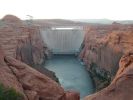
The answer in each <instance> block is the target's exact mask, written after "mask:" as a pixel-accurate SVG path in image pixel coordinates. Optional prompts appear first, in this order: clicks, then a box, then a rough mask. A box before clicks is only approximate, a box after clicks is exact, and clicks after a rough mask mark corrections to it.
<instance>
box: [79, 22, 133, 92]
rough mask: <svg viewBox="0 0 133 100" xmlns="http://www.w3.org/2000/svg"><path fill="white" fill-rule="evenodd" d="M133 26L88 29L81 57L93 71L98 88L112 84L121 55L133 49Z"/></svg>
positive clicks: (117, 25) (115, 25)
mask: <svg viewBox="0 0 133 100" xmlns="http://www.w3.org/2000/svg"><path fill="white" fill-rule="evenodd" d="M132 28H133V27H132V25H119V24H114V25H108V26H106V27H105V26H99V27H98V26H97V27H93V28H92V29H91V28H89V30H88V31H87V33H86V36H85V41H84V48H83V50H82V51H81V54H80V58H82V59H83V61H84V62H85V63H86V65H87V66H88V67H87V68H88V70H89V71H90V72H91V73H92V77H93V79H94V82H95V85H96V89H97V90H100V89H102V88H104V87H106V86H107V85H109V84H110V82H111V80H112V79H113V78H114V76H115V74H116V72H117V70H118V63H119V60H120V58H121V56H122V55H123V54H125V53H127V52H129V51H131V50H133V48H132V44H133V41H132V36H133V34H132Z"/></svg>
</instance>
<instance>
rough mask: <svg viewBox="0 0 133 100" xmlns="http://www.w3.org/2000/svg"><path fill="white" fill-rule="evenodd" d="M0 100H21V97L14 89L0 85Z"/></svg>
mask: <svg viewBox="0 0 133 100" xmlns="http://www.w3.org/2000/svg"><path fill="white" fill-rule="evenodd" d="M0 100H23V95H22V94H20V93H18V92H17V91H16V90H15V89H14V88H6V87H4V85H3V84H0Z"/></svg>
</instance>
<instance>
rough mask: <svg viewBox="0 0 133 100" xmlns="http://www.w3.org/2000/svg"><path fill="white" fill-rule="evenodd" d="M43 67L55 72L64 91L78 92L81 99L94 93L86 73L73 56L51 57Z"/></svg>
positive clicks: (90, 80)
mask: <svg viewBox="0 0 133 100" xmlns="http://www.w3.org/2000/svg"><path fill="white" fill-rule="evenodd" d="M45 67H46V68H47V69H49V70H51V71H53V72H55V74H56V76H57V77H58V78H59V81H60V83H61V86H62V87H63V88H64V89H65V90H75V91H78V92H80V97H81V98H82V97H84V96H87V95H89V94H91V93H93V92H94V87H93V82H92V79H91V77H90V75H89V73H88V71H87V70H86V69H85V66H83V65H81V64H80V62H79V61H78V59H77V57H76V56H75V55H53V57H52V58H51V59H49V60H47V61H46V64H45Z"/></svg>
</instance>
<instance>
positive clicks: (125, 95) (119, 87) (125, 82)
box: [84, 52, 133, 100]
mask: <svg viewBox="0 0 133 100" xmlns="http://www.w3.org/2000/svg"><path fill="white" fill-rule="evenodd" d="M132 73H133V53H131V52H129V53H128V54H126V55H124V56H123V57H122V58H121V60H120V62H119V70H118V72H117V74H116V76H115V78H114V79H113V81H112V82H111V84H110V85H109V86H108V87H107V88H105V89H103V90H101V91H99V92H97V93H95V94H93V95H90V96H88V97H86V98H84V100H132V99H133V95H132V92H133V88H132V87H133V84H132V83H133V74H132Z"/></svg>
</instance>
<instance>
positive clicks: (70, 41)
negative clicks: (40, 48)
mask: <svg viewBox="0 0 133 100" xmlns="http://www.w3.org/2000/svg"><path fill="white" fill-rule="evenodd" d="M41 34H42V37H43V40H44V42H45V43H46V44H47V46H48V48H49V49H50V50H51V51H52V53H53V54H74V53H77V52H79V49H80V47H81V44H82V42H83V39H84V31H83V27H81V26H55V27H51V28H47V29H46V28H45V29H44V30H43V29H42V30H41Z"/></svg>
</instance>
